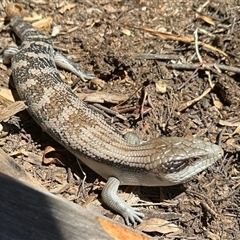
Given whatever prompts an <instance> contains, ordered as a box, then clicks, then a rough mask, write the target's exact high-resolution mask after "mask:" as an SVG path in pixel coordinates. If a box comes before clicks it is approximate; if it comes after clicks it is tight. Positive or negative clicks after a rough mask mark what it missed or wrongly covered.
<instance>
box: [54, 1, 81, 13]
mask: <svg viewBox="0 0 240 240" xmlns="http://www.w3.org/2000/svg"><path fill="white" fill-rule="evenodd" d="M76 6H77V4H76V3H69V4H66V5H64V6H63V7H62V8H60V9H59V10H58V12H60V13H61V14H63V13H65V12H66V11H67V10H71V9H72V8H75V7H76Z"/></svg>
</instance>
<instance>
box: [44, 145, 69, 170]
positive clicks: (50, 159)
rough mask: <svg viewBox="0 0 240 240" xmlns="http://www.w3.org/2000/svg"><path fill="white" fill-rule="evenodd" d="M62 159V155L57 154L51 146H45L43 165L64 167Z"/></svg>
mask: <svg viewBox="0 0 240 240" xmlns="http://www.w3.org/2000/svg"><path fill="white" fill-rule="evenodd" d="M64 158H65V157H64V156H63V155H62V154H60V153H59V152H57V151H56V149H55V148H53V147H51V146H47V147H46V148H45V149H44V155H43V163H44V164H46V165H49V164H56V165H61V166H64V164H63V162H64V161H63V160H64Z"/></svg>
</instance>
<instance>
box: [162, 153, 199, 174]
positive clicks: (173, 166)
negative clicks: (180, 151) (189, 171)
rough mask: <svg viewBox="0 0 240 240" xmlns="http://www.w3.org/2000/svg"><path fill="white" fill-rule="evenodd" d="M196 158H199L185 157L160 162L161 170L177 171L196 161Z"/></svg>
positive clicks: (166, 172) (166, 171)
mask: <svg viewBox="0 0 240 240" xmlns="http://www.w3.org/2000/svg"><path fill="white" fill-rule="evenodd" d="M197 160H199V158H198V157H192V158H186V159H181V160H171V161H168V162H166V163H164V164H162V171H163V172H164V173H165V174H168V173H177V172H179V171H181V170H182V169H184V168H185V167H188V166H190V165H192V163H194V162H196V161H197Z"/></svg>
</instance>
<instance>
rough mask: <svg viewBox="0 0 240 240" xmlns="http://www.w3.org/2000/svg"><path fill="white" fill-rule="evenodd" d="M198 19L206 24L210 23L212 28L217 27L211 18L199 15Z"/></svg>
mask: <svg viewBox="0 0 240 240" xmlns="http://www.w3.org/2000/svg"><path fill="white" fill-rule="evenodd" d="M196 18H197V19H200V20H203V21H204V22H206V23H208V24H210V25H212V26H215V22H214V21H213V20H212V19H211V18H210V17H207V16H200V15H198V16H197V17H196Z"/></svg>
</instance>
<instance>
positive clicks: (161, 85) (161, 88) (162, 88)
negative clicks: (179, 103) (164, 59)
mask: <svg viewBox="0 0 240 240" xmlns="http://www.w3.org/2000/svg"><path fill="white" fill-rule="evenodd" d="M167 86H168V85H167V82H166V81H164V80H159V81H157V82H156V92H158V93H166V92H167Z"/></svg>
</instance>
